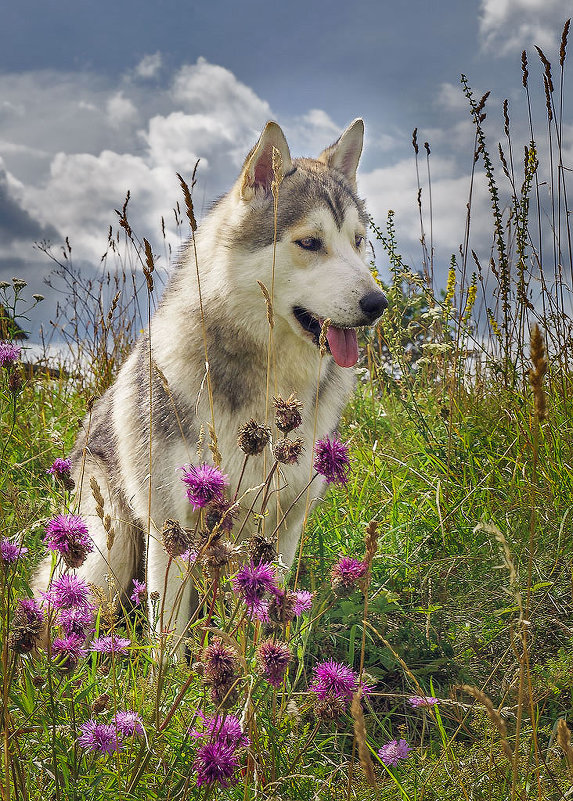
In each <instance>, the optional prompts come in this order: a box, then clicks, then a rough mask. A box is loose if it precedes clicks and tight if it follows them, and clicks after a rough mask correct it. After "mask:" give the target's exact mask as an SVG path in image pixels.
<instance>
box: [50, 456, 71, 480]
mask: <svg viewBox="0 0 573 801" xmlns="http://www.w3.org/2000/svg"><path fill="white" fill-rule="evenodd" d="M71 469H72V463H71V461H70V460H69V459H60V457H58V458H57V459H54V463H53V464H52V466H51V467H48V469H47V470H46V473H50V475H52V476H55V477H56V478H64V477H66V476H69V475H70V470H71Z"/></svg>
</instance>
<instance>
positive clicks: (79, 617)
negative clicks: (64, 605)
mask: <svg viewBox="0 0 573 801" xmlns="http://www.w3.org/2000/svg"><path fill="white" fill-rule="evenodd" d="M94 611H95V609H94V607H93V606H92V605H91V604H86V605H85V606H78V607H72V608H71V609H60V611H59V612H58V617H57V621H56V622H57V623H58V624H59V625H60V626H61V627H62V628H63V630H64V632H65V633H66V635H68V636H69V635H70V634H77V635H79V636H81V637H85V636H86V630H87V629H88V628H89V627H90V626H91V625H92V623H93V617H94Z"/></svg>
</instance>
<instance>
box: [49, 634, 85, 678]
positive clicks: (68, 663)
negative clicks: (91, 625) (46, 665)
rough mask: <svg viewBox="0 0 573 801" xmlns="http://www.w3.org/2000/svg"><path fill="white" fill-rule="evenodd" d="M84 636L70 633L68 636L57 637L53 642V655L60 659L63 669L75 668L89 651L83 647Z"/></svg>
mask: <svg viewBox="0 0 573 801" xmlns="http://www.w3.org/2000/svg"><path fill="white" fill-rule="evenodd" d="M83 644H84V637H83V636H82V635H81V634H69V635H68V636H67V637H56V639H55V640H54V642H53V643H52V657H54V658H55V659H56V660H57V661H58V667H60V668H62V670H73V668H75V666H76V665H77V664H78V661H79V660H80V658H81V657H83V656H86V654H87V651H86V650H85V648H82V645H83Z"/></svg>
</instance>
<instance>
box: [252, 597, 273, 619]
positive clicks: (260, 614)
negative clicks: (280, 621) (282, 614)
mask: <svg viewBox="0 0 573 801" xmlns="http://www.w3.org/2000/svg"><path fill="white" fill-rule="evenodd" d="M269 606H270V604H269V602H268V601H264V600H263V601H253V602H252V603H248V604H247V615H248V616H249V617H250V619H251V620H253V619H256V620H260V621H261V623H268V622H269V621H270V618H269Z"/></svg>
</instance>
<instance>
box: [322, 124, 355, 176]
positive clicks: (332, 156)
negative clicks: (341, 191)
mask: <svg viewBox="0 0 573 801" xmlns="http://www.w3.org/2000/svg"><path fill="white" fill-rule="evenodd" d="M363 141H364V120H362V119H361V118H360V117H357V119H355V120H354V121H353V122H351V123H350V125H349V126H348V128H347V129H346V130H345V131H343V133H342V134H341V135H340V137H339V138H338V140H337V141H336V142H335V143H334V144H333V145H331V146H330V147H327V148H326V150H323V151H322V153H321V154H320V156H319V157H318V161H322V163H323V164H326V166H327V167H330V168H331V169H334V170H338V172H341V173H342V174H343V175H344V177H345V178H346V179H347V181H348V182H349V184H350V186H351V187H352V189H353V190H354V191H356V170H357V168H358V162H359V161H360V154H361V153H362V143H363Z"/></svg>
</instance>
